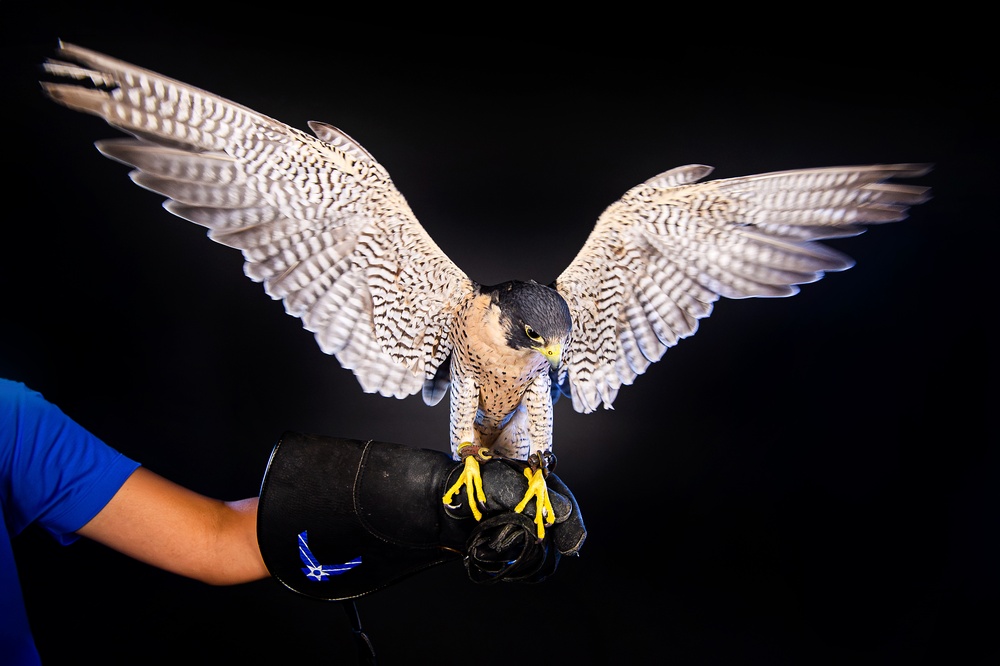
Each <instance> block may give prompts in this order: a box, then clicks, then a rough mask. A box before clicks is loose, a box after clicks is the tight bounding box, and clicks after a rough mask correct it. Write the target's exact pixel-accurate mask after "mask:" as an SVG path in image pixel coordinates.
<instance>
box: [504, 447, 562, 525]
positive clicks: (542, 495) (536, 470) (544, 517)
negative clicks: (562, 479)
mask: <svg viewBox="0 0 1000 666" xmlns="http://www.w3.org/2000/svg"><path fill="white" fill-rule="evenodd" d="M548 475H549V464H548V458H546V457H545V456H544V455H543V454H542V453H541V452H540V451H536V452H535V453H533V454H531V455H530V456H529V457H528V466H527V467H525V468H524V477H525V478H526V479H528V492H526V493H525V494H524V499H522V500H521V501H520V502H519V503H518V505H517V506H515V507H514V511H516V512H517V513H521V512H522V511H524V508H525V507H526V506H528V502H529V501H531V499H532V498H534V499H535V500H536V504H535V525H536V526H537V527H538V540H539V541H541V540H542V539H544V538H545V526H546V525H552V523H554V522H555V520H556V514H555V511H553V510H552V501H551V500H550V499H549V489H548V485H547V484H546V483H545V477H547V476H548Z"/></svg>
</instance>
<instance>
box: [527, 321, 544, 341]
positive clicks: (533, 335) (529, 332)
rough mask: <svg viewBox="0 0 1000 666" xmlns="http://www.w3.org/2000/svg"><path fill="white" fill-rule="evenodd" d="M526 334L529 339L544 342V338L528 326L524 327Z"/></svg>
mask: <svg viewBox="0 0 1000 666" xmlns="http://www.w3.org/2000/svg"><path fill="white" fill-rule="evenodd" d="M524 332H525V334H526V335H527V336H528V337H529V338H531V339H532V340H534V341H535V342H541V341H542V336H540V335H538V333H535V329H533V328H531V327H530V326H528V325H527V324H525V325H524Z"/></svg>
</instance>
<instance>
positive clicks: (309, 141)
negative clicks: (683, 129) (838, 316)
mask: <svg viewBox="0 0 1000 666" xmlns="http://www.w3.org/2000/svg"><path fill="white" fill-rule="evenodd" d="M57 53H58V57H59V59H49V60H48V61H46V63H45V65H44V68H45V70H46V72H48V73H49V74H51V75H53V76H54V77H56V78H57V81H56V82H43V83H42V86H43V89H44V91H45V92H46V93H47V94H48V96H49V97H51V98H52V99H53V100H55V101H56V102H58V103H60V104H63V105H65V106H67V107H69V108H71V109H75V110H77V111H82V112H85V113H90V114H93V115H96V116H98V117H100V118H103V119H104V120H105V121H107V122H108V123H109V124H110V125H111V126H113V127H115V128H117V129H119V130H121V131H123V132H125V133H127V134H129V135H131V137H130V138H125V137H123V138H118V139H113V140H103V141H98V142H97V144H96V145H97V148H98V149H99V150H100V152H101V153H103V154H104V155H105V156H107V157H109V158H112V159H114V160H118V161H120V162H122V163H124V164H126V165H129V166H131V167H133V168H134V170H133V171H132V172H131V174H130V175H131V178H132V180H133V181H135V183H136V184H138V185H140V186H141V187H144V188H146V189H149V190H151V191H153V192H156V193H158V194H160V195H163V196H165V197H166V198H167V201H166V202H165V204H164V205H165V207H166V208H167V210H168V211H170V212H171V213H173V214H175V215H177V216H179V217H181V218H184V219H186V220H189V221H191V222H194V223H195V224H198V225H202V226H204V227H206V228H207V233H208V236H209V237H210V238H211V239H213V240H215V241H217V242H219V243H222V244H224V245H227V246H230V247H233V248H237V249H239V250H241V251H242V252H243V256H244V259H245V272H246V275H247V276H248V277H249V278H250V279H252V280H254V281H256V282H259V283H263V286H264V290H265V291H266V293H267V294H268V295H269V296H271V298H273V299H275V300H281V301H282V302H283V304H284V307H285V310H286V312H287V313H288V314H290V315H292V316H294V317H298V318H300V319H301V321H302V324H303V326H304V327H305V328H306V329H307V330H309V331H310V332H312V333H313V334H314V335H315V339H316V341H317V343H318V344H319V346H320V348H321V349H322V350H323V351H324V352H325V353H327V354H331V355H333V356H335V357H336V358H337V360H338V361H339V362H340V364H341V365H342V366H343V367H344V368H347V369H349V370H351V371H353V373H354V375H355V376H356V377H357V380H358V382H359V383H360V384H361V387H362V388H363V390H364V391H366V392H369V393H378V394H380V395H383V396H392V397H396V398H405V397H407V396H411V395H414V394H416V393H422V395H423V399H424V401H425V402H426V403H427V404H429V405H435V404H437V403H438V402H439V401H440V400H441V399H442V398H443V397H444V395H445V394H446V393H448V394H450V446H451V452H452V455H453V456H454V458H455V459H456V460H459V461H464V474H463V475H462V476H461V478H460V479H459V480H458V482H457V483H456V484H455V486H453V487H452V488H450V489H449V490H448V492H447V493H446V494H445V496H444V497H443V498H442V500H443V501H444V502H445V503H446V504H448V503H451V502H452V501H454V498H455V497H456V496H457V495H458V494H459V493H461V492H462V489H463V488H464V491H465V493H466V495H467V497H468V501H469V504H470V507H471V508H472V509H473V511H474V512H475V513H476V515H477V518H478V517H480V514H479V513H478V507H477V503H482V502H485V501H486V498H485V496H484V494H483V490H482V485H481V480H480V475H479V462H480V461H483V460H486V459H488V458H490V457H491V456H503V457H512V458H517V459H520V460H527V461H530V462H531V463H532V464H531V465H529V466H528V468H527V469H526V470H525V475H526V477H527V478H528V482H529V489H528V492H527V494H526V495H525V497H524V499H523V500H522V501H521V503H520V504H519V505H518V510H519V511H523V510H524V508H525V507H526V506H527V505H528V504H529V503H530V502H532V501H534V502H536V504H535V505H534V506H535V511H534V514H535V518H534V520H535V523H536V526H537V533H538V536H539V538H542V537H544V534H545V527H546V526H548V525H551V523H552V519H553V518H552V516H553V513H552V511H551V509H550V508H549V506H548V504H547V502H548V493H547V489H546V484H545V476H546V474H547V466H548V464H549V462H550V458H549V456H550V455H551V450H552V415H553V402H554V400H555V399H556V398H557V397H558V395H559V394H560V393H563V394H565V395H567V396H569V397H570V398H571V399H572V403H573V407H574V409H575V410H576V411H577V412H582V413H589V412H592V411H594V410H595V409H597V408H598V407H599V406H603V407H605V408H610V407H611V405H612V403H613V402H614V400H615V397H616V396H617V394H618V390H619V389H620V388H621V387H622V386H624V385H629V384H632V383H633V381H634V380H635V379H636V377H637V376H638V375H641V374H643V373H644V372H645V371H646V369H647V368H648V367H649V365H650V364H651V363H653V362H655V361H658V360H659V359H660V358H661V357H662V356H663V354H664V352H665V351H666V350H667V349H668V348H669V347H672V346H674V345H676V344H677V342H678V341H679V340H680V339H682V338H686V337H688V336H690V335H692V334H694V333H695V331H696V330H697V328H698V323H699V321H700V320H701V319H703V318H705V317H708V316H709V315H710V314H711V312H712V308H713V305H714V303H715V302H716V301H717V300H718V299H719V298H720V297H723V296H724V297H727V298H750V297H781V296H790V295H793V294H795V293H797V292H798V288H799V287H798V285H802V284H806V283H810V282H814V281H816V280H819V279H820V278H821V277H822V276H823V275H824V274H825V273H826V272H828V271H840V270H844V269H847V268H849V267H850V266H851V265H852V261H851V260H850V259H849V258H848V257H846V256H844V255H842V254H840V253H838V252H836V251H834V250H833V249H831V248H829V247H828V246H826V245H823V244H820V243H819V242H818V241H820V240H824V239H831V238H840V237H847V236H854V235H857V234H859V233H861V232H862V231H863V230H864V228H865V226H866V225H868V224H880V223H885V222H894V221H898V220H902V219H904V218H905V217H906V216H907V214H908V210H909V207H910V206H911V205H915V204H919V203H922V202H924V201H926V200H927V199H928V198H929V193H928V188H926V187H922V186H917V185H908V184H899V183H896V182H890V181H891V179H893V178H914V177H920V176H923V175H925V174H926V173H928V172H929V170H930V165H927V164H879V165H866V166H845V167H828V168H810V169H799V170H792V171H780V172H772V173H764V174H758V175H752V176H743V177H737V178H725V179H718V180H708V181H705V180H703V179H704V178H706V177H707V176H708V175H709V174H710V173H711V171H712V168H711V167H708V166H704V165H698V164H694V165H687V166H681V167H677V168H674V169H670V170H668V171H665V172H663V173H660V174H659V175H656V176H653V177H652V178H650V179H649V180H647V181H645V182H643V183H640V184H638V185H636V186H635V187H633V188H632V189H630V190H628V191H627V192H625V193H624V194H623V195H622V196H621V198H619V199H618V200H617V201H615V202H613V203H611V205H610V206H608V207H607V209H605V210H604V212H603V213H602V214H601V215H600V217H599V218H598V220H597V222H596V224H595V226H594V228H593V230H592V232H591V234H590V236H589V237H588V238H587V240H586V241H585V242H584V244H583V247H582V248H581V249H580V251H579V253H578V254H577V255H576V256H575V258H574V259H573V260H572V261H571V262H570V264H569V265H568V266H567V267H566V268H565V270H564V271H563V272H562V273H561V274H559V276H558V277H557V278H556V280H555V281H554V282H553V283H552V284H550V285H544V284H539V283H536V282H533V281H529V282H523V281H511V282H505V283H503V284H498V285H494V286H487V285H483V284H479V283H477V282H475V281H474V280H473V279H472V278H471V277H469V276H468V275H467V274H466V273H465V272H464V271H463V270H462V269H460V268H459V267H458V266H457V265H456V264H455V263H454V262H453V261H452V260H451V259H450V258H449V257H448V256H446V255H445V254H444V253H443V252H442V251H441V249H440V248H439V247H438V246H437V245H436V244H435V242H434V241H433V240H432V239H431V237H430V236H429V235H428V233H427V232H426V231H425V229H424V228H423V227H422V226H421V224H420V222H419V221H418V220H417V218H416V217H415V215H414V213H413V211H412V210H411V209H410V207H409V205H408V204H407V202H406V200H405V199H404V198H403V195H402V194H401V193H400V191H399V190H398V189H397V188H396V186H395V184H394V183H393V182H392V179H391V178H390V177H389V174H388V173H387V172H386V170H385V168H384V167H383V166H382V165H381V164H379V162H378V161H376V160H375V158H374V157H372V155H371V154H370V153H369V152H368V151H367V150H365V149H364V148H363V147H362V146H361V145H360V144H358V143H357V142H356V141H354V140H353V139H351V138H350V137H349V136H348V135H347V134H345V133H344V132H343V131H341V130H339V129H337V128H336V127H333V126H331V125H328V124H325V123H320V122H310V123H308V124H309V128H310V129H311V130H312V132H313V134H308V133H306V132H303V131H301V130H298V129H295V128H293V127H290V126H288V125H286V124H284V123H282V122H279V121H277V120H274V119H272V118H269V117H267V116H265V115H263V114H261V113H258V112H256V111H254V110H252V109H249V108H247V107H245V106H241V105H239V104H237V103H235V102H231V101H229V100H226V99H223V98H221V97H219V96H217V95H214V94H212V93H210V92H207V91H204V90H200V89H198V88H195V87H193V86H190V85H187V84H185V83H181V82H179V81H176V80H173V79H170V78H167V77H165V76H162V75H160V74H157V73H155V72H151V71H148V70H145V69H141V68H139V67H136V66H134V65H131V64H128V63H126V62H122V61H120V60H117V59H114V58H111V57H108V56H106V55H103V54H100V53H97V52H94V51H91V50H88V49H85V48H81V47H79V46H74V45H72V44H67V43H63V42H61V43H60V44H59V47H58V51H57Z"/></svg>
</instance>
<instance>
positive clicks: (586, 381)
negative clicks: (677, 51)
mask: <svg viewBox="0 0 1000 666" xmlns="http://www.w3.org/2000/svg"><path fill="white" fill-rule="evenodd" d="M711 171H712V168H711V167H707V166H703V165H689V166H683V167H678V168H676V169H671V170H670V171H666V172H664V173H662V174H660V175H658V176H655V177H653V178H651V179H649V180H647V181H646V182H645V183H642V184H641V185H638V186H636V187H634V188H632V189H631V190H629V191H628V192H626V193H625V195H624V196H622V198H621V199H619V200H618V201H616V202H615V203H613V204H612V205H611V206H609V207H608V208H607V209H606V210H605V211H604V212H603V213H602V214H601V216H600V218H599V219H598V221H597V224H596V226H595V228H594V230H593V231H592V232H591V234H590V236H589V237H588V239H587V241H586V242H585V243H584V245H583V248H582V249H581V250H580V252H579V253H578V254H577V256H576V257H575V258H574V259H573V261H572V262H571V263H570V265H569V266H568V267H567V268H566V270H565V271H563V273H562V274H560V276H559V277H558V278H557V279H556V281H555V284H554V286H555V288H556V289H557V290H558V291H559V293H561V294H562V295H563V297H564V298H565V299H566V300H567V302H568V303H569V308H570V312H571V314H572V316H573V341H572V344H570V345H569V348H568V349H567V350H566V351H565V352H564V354H563V359H564V366H563V368H562V369H561V375H560V379H561V380H562V382H563V383H564V384H568V386H569V390H570V392H571V394H572V396H573V407H574V408H575V409H576V411H579V412H591V411H593V410H595V409H596V408H597V407H598V405H600V404H603V405H604V407H605V408H610V407H611V404H612V402H613V401H614V399H615V397H616V395H617V394H618V389H619V388H620V387H621V386H622V385H627V384H631V383H632V382H633V381H634V380H635V378H636V377H637V376H638V375H641V374H642V373H643V372H645V371H646V368H647V367H649V364H650V363H653V362H655V361H658V360H659V359H660V358H661V357H662V356H663V354H664V352H665V351H666V350H667V348H669V347H672V346H673V345H675V344H677V342H678V340H680V339H682V338H685V337H688V336H690V335H693V334H694V333H695V331H696V330H697V329H698V322H699V320H701V319H703V318H705V317H708V316H709V315H710V314H711V313H712V307H713V304H714V303H715V301H716V300H718V299H719V297H720V296H725V297H727V298H750V297H754V296H760V297H779V296H791V295H793V294H796V293H798V287H797V285H800V284H805V283H809V282H815V281H816V280H819V279H820V278H822V277H823V275H824V274H825V273H826V272H827V271H840V270H845V269H847V268H850V267H851V266H852V265H853V262H852V261H851V259H850V258H848V257H846V256H844V255H842V254H840V253H838V252H836V251H834V250H832V249H831V248H829V247H826V246H824V245H823V244H821V243H818V242H817V241H819V240H822V239H829V238H839V237H845V236H855V235H857V234H860V233H862V232H863V231H864V229H865V225H869V224H880V223H885V222H894V221H898V220H902V219H904V218H905V217H906V215H907V213H908V207H909V206H910V205H914V204H918V203H921V202H923V201H926V200H927V198H928V188H926V187H919V186H914V185H901V184H897V183H891V182H887V181H888V179H890V178H912V177H918V176H922V175H924V174H926V173H927V172H928V171H930V166H929V165H926V164H890V165H872V166H849V167H831V168H820V169H802V170H794V171H781V172H774V173H765V174H760V175H755V176H745V177H740V178H727V179H720V180H711V181H707V182H703V183H698V182H696V181H698V180H700V179H702V178H704V177H706V176H707V175H708V174H709V173H711Z"/></svg>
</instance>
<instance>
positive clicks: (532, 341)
mask: <svg viewBox="0 0 1000 666" xmlns="http://www.w3.org/2000/svg"><path fill="white" fill-rule="evenodd" d="M493 302H494V303H495V304H496V305H497V307H498V308H499V309H500V323H501V325H503V327H504V334H505V336H506V340H507V345H508V346H509V347H510V348H511V349H532V350H534V351H536V352H538V353H539V354H541V355H542V356H544V357H545V358H546V359H547V360H548V362H549V363H550V364H551V366H552V367H553V368H557V367H559V362H560V360H562V353H563V348H564V347H565V346H566V345H567V344H568V343H569V339H570V333H571V331H572V328H573V324H572V319H571V318H570V314H569V306H568V305H567V304H566V301H565V300H564V299H563V297H562V296H560V295H559V292H557V291H556V290H555V289H552V288H551V287H546V286H545V285H542V284H538V283H537V282H534V281H531V282H521V281H513V282H505V283H503V284H501V285H498V286H496V287H494V288H493Z"/></svg>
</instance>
